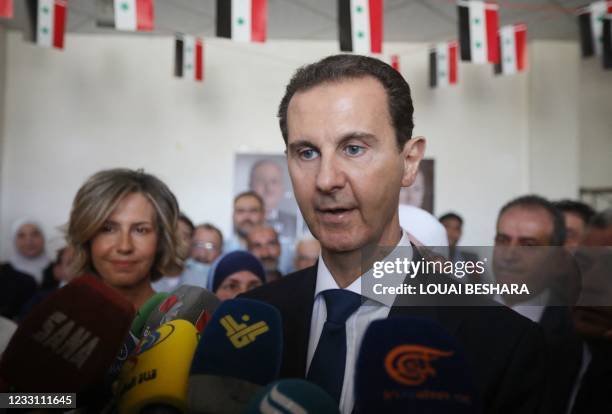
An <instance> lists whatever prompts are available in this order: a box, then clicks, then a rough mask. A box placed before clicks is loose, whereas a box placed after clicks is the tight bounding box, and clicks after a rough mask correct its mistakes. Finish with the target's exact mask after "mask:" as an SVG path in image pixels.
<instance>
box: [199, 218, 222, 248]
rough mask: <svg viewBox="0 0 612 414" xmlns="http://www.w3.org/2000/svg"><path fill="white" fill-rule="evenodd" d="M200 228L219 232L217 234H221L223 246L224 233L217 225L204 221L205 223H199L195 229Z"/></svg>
mask: <svg viewBox="0 0 612 414" xmlns="http://www.w3.org/2000/svg"><path fill="white" fill-rule="evenodd" d="M198 229H204V230H210V231H214V232H215V233H217V235H218V236H219V240H220V241H221V246H223V233H221V230H219V228H218V227H217V226H215V225H214V224H212V223H204V224H198V225H197V226H196V228H195V230H198ZM195 230H194V233H195Z"/></svg>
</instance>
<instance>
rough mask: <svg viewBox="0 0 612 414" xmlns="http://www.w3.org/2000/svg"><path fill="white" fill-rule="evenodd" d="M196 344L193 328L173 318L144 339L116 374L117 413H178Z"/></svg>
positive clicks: (184, 403) (182, 406)
mask: <svg viewBox="0 0 612 414" xmlns="http://www.w3.org/2000/svg"><path fill="white" fill-rule="evenodd" d="M197 344H198V332H197V330H196V328H195V326H194V325H193V324H191V323H189V322H187V321H185V320H181V319H177V320H174V321H171V322H168V323H166V324H164V325H162V326H160V327H159V328H158V329H157V330H156V331H155V332H153V333H152V334H150V335H148V336H146V337H144V338H143V339H142V340H141V341H140V343H139V344H138V347H137V348H136V351H135V352H134V355H133V356H131V357H130V358H128V360H127V361H126V362H125V364H124V365H123V368H122V369H121V373H120V374H119V381H118V386H117V388H116V390H117V393H118V399H119V402H118V405H117V408H118V409H119V413H120V414H144V413H152V412H155V413H182V412H184V411H185V410H186V409H187V389H188V379H189V369H190V367H191V361H192V359H193V354H194V352H195V349H196V346H197Z"/></svg>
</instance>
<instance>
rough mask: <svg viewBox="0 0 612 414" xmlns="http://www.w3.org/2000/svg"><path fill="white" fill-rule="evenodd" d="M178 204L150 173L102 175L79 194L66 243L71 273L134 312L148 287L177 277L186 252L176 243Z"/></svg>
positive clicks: (148, 293)
mask: <svg viewBox="0 0 612 414" xmlns="http://www.w3.org/2000/svg"><path fill="white" fill-rule="evenodd" d="M178 217H179V208H178V203H177V200H176V198H175V197H174V195H173V194H172V192H171V191H170V189H169V188H168V187H167V186H166V185H165V184H164V183H163V182H162V181H160V180H159V179H158V178H156V177H155V176H153V175H151V174H146V173H144V172H142V171H141V170H139V171H134V170H129V169H112V170H106V171H100V172H98V173H97V174H95V175H93V176H92V177H91V178H89V179H88V180H87V181H86V182H85V184H83V186H82V187H81V188H80V189H79V191H78V192H77V195H76V197H75V199H74V202H73V204H72V211H71V213H70V221H69V223H68V226H67V241H68V244H69V246H72V248H73V249H74V259H73V263H72V267H73V270H74V271H75V272H76V273H77V274H82V273H93V274H95V275H97V276H99V277H100V279H102V281H103V282H104V283H106V284H107V285H109V286H111V287H113V288H114V289H116V290H117V291H118V292H119V293H121V294H122V295H123V296H124V297H125V298H126V299H128V300H129V301H130V302H131V303H132V305H133V306H134V309H135V310H138V309H139V308H140V307H141V306H142V305H143V304H144V303H145V302H146V301H147V299H149V298H150V297H151V296H152V295H153V294H154V293H155V291H154V290H153V288H152V287H151V282H152V281H155V280H157V279H159V278H160V277H161V276H162V275H164V274H174V273H176V272H180V269H181V266H182V257H183V256H184V252H186V250H187V246H183V245H182V244H181V243H180V242H179V237H178V233H177V221H178Z"/></svg>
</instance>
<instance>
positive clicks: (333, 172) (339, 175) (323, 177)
mask: <svg viewBox="0 0 612 414" xmlns="http://www.w3.org/2000/svg"><path fill="white" fill-rule="evenodd" d="M344 184H345V175H344V171H343V170H342V167H341V166H340V164H339V160H338V159H337V158H336V157H334V156H332V155H328V156H323V155H321V162H320V164H319V171H318V172H317V181H316V186H317V190H319V191H321V192H323V193H332V192H334V191H335V190H338V189H340V188H342V187H343V186H344Z"/></svg>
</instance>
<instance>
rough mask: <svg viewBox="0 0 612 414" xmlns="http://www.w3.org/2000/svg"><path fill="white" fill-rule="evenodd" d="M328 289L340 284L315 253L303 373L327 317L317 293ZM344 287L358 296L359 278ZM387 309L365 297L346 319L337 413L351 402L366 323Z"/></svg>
mask: <svg viewBox="0 0 612 414" xmlns="http://www.w3.org/2000/svg"><path fill="white" fill-rule="evenodd" d="M409 246H411V244H410V240H409V239H408V235H407V234H406V233H405V232H402V237H401V239H400V241H399V243H398V244H397V246H396V248H398V247H404V248H405V247H409ZM391 255H393V252H392V253H391V254H390V255H389V256H391ZM403 256H404V257H405V256H406V255H405V254H404V255H403ZM408 259H409V260H411V259H412V250H410V256H409V257H408ZM329 289H340V287H339V286H338V284H337V283H336V280H335V279H334V277H333V276H332V274H331V273H330V271H329V269H328V268H327V266H326V265H325V262H324V261H323V258H322V257H321V255H319V265H318V268H317V284H316V287H315V300H314V304H313V306H312V319H311V320H310V338H309V340H308V355H307V358H308V359H307V367H306V372H308V369H310V363H311V362H312V358H313V356H314V353H315V350H316V349H317V344H318V343H319V338H320V337H321V332H322V331H323V325H324V324H325V320H326V319H327V307H326V305H325V299H324V297H323V295H321V292H323V291H324V290H329ZM346 290H350V291H351V292H355V293H357V294H358V295H361V294H362V293H361V277H358V278H357V279H356V280H355V281H354V282H353V283H351V284H350V285H349V286H348V287H346ZM387 296H388V295H387ZM390 303H392V301H390ZM390 310H391V306H390V305H388V304H387V305H386V304H383V303H380V302H377V301H374V300H371V299H368V300H366V301H365V302H364V303H363V304H362V305H361V306H360V307H359V309H357V311H355V313H353V314H352V315H351V316H350V317H349V318H348V319H347V320H346V365H345V367H344V382H343V384H342V394H341V395H340V412H342V413H344V414H350V413H351V412H352V411H353V406H354V405H355V390H354V385H355V365H356V363H357V355H358V353H359V348H360V347H361V342H362V340H363V336H364V334H365V331H366V329H367V328H368V326H369V325H370V322H372V321H374V320H377V319H385V318H387V316H389V311H390Z"/></svg>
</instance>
